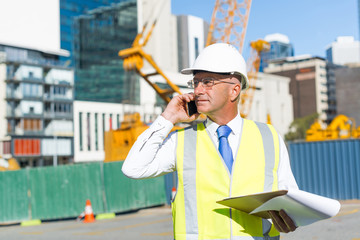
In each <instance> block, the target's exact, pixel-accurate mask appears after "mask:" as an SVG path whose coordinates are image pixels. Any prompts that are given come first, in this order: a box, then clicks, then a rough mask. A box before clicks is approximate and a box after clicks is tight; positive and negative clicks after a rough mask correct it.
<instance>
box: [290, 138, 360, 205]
mask: <svg viewBox="0 0 360 240" xmlns="http://www.w3.org/2000/svg"><path fill="white" fill-rule="evenodd" d="M288 146H289V154H290V161H291V168H292V171H293V173H294V176H295V179H296V181H297V183H298V185H299V188H300V189H302V190H305V191H308V192H312V193H315V194H319V195H322V196H325V197H330V198H334V199H338V200H345V199H360V139H348V140H335V141H322V142H289V143H288Z"/></svg>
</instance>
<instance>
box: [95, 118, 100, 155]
mask: <svg viewBox="0 0 360 240" xmlns="http://www.w3.org/2000/svg"><path fill="white" fill-rule="evenodd" d="M98 138H99V134H98V114H97V113H95V150H99V140H98Z"/></svg>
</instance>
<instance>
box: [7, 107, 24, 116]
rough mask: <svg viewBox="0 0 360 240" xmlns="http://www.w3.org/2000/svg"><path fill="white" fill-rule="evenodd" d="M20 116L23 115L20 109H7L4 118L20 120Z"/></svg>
mask: <svg viewBox="0 0 360 240" xmlns="http://www.w3.org/2000/svg"><path fill="white" fill-rule="evenodd" d="M22 116H23V114H22V112H21V109H20V108H17V109H11V108H8V109H7V110H6V117H7V118H20V117H22Z"/></svg>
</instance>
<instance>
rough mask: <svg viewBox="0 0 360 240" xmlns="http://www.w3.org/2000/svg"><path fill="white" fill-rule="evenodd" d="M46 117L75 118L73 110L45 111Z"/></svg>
mask: <svg viewBox="0 0 360 240" xmlns="http://www.w3.org/2000/svg"><path fill="white" fill-rule="evenodd" d="M44 118H51V119H73V113H72V112H69V113H67V112H44Z"/></svg>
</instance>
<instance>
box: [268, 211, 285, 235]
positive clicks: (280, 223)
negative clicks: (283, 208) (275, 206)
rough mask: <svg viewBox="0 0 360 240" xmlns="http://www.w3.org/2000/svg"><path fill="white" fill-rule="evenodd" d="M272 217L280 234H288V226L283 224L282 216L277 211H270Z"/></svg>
mask: <svg viewBox="0 0 360 240" xmlns="http://www.w3.org/2000/svg"><path fill="white" fill-rule="evenodd" d="M269 214H270V217H271V219H272V221H273V223H274V226H275V228H276V229H277V230H278V231H279V232H284V233H288V232H289V230H288V229H287V227H286V224H285V223H284V222H283V220H282V218H281V217H280V215H279V214H278V212H276V211H269Z"/></svg>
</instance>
